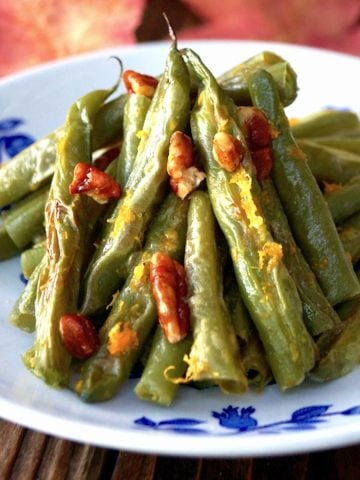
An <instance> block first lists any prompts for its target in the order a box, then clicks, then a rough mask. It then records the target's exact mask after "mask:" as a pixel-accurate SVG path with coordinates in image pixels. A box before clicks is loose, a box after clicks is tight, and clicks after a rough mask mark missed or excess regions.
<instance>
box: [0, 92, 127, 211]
mask: <svg viewBox="0 0 360 480" xmlns="http://www.w3.org/2000/svg"><path fill="white" fill-rule="evenodd" d="M126 99H127V95H121V96H120V97H118V98H116V99H114V100H112V101H111V102H108V103H107V104H104V105H103V106H102V108H101V109H100V111H99V113H98V115H97V117H96V119H95V121H94V131H93V138H92V143H93V146H92V148H93V150H94V151H95V150H98V149H100V148H103V147H105V146H108V145H111V144H112V143H115V142H118V141H119V139H120V138H121V134H122V118H123V112H124V103H125V101H126ZM63 136H64V127H63V126H62V127H59V128H57V129H56V130H54V131H53V132H51V133H50V134H49V135H47V136H46V137H44V138H42V139H40V140H38V141H37V142H35V143H33V144H32V145H30V146H29V147H28V148H26V149H25V150H23V151H21V152H20V153H19V154H18V155H17V156H16V157H14V158H13V159H12V160H11V161H9V162H7V163H5V164H4V165H3V166H2V168H1V169H0V208H1V207H3V206H5V205H7V204H9V203H12V202H14V201H16V200H19V199H20V198H22V197H23V196H25V195H27V194H28V193H31V192H33V191H35V190H37V189H38V188H40V187H41V186H42V185H44V184H45V183H48V182H49V181H50V179H51V177H52V175H53V173H54V163H55V159H56V152H57V144H58V142H59V141H60V140H61V139H62V138H63Z"/></svg>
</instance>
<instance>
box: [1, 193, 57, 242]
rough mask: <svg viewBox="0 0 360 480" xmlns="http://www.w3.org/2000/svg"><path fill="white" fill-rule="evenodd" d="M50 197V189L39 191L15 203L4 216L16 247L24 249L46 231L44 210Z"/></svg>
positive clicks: (5, 223)
mask: <svg viewBox="0 0 360 480" xmlns="http://www.w3.org/2000/svg"><path fill="white" fill-rule="evenodd" d="M48 195H49V187H48V186H44V187H42V188H41V189H39V190H38V191H36V192H34V193H32V194H30V195H28V196H26V197H24V198H22V199H21V200H19V201H18V202H16V203H14V204H13V205H12V207H11V208H10V210H8V211H7V212H5V213H4V214H3V221H4V226H5V228H6V230H7V232H8V234H9V236H10V238H11V239H12V241H13V242H14V243H15V245H16V246H17V247H18V248H19V249H22V248H24V247H26V246H27V245H29V243H30V242H31V241H32V240H33V239H34V238H35V237H36V236H38V235H39V234H40V233H41V232H43V231H44V210H45V204H46V200H47V198H48Z"/></svg>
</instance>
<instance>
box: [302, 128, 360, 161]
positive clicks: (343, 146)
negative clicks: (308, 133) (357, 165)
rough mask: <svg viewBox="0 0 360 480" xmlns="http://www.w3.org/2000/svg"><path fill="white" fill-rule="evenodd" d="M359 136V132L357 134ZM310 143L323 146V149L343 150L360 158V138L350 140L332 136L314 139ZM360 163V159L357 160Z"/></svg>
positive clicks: (349, 138) (350, 138)
mask: <svg viewBox="0 0 360 480" xmlns="http://www.w3.org/2000/svg"><path fill="white" fill-rule="evenodd" d="M359 134H360V132H359ZM311 141H312V142H314V143H316V144H317V145H324V146H325V147H331V148H336V149H337V150H344V151H345V152H349V153H354V154H356V155H359V156H360V138H356V137H354V138H352V137H346V136H341V134H340V135H338V136H335V135H334V136H332V137H314V138H312V139H311ZM359 162H360V159H359Z"/></svg>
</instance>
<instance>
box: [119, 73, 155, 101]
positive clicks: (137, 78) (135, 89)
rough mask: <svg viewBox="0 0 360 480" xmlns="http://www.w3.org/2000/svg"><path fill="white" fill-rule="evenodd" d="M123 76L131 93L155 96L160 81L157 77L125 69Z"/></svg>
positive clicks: (149, 96)
mask: <svg viewBox="0 0 360 480" xmlns="http://www.w3.org/2000/svg"><path fill="white" fill-rule="evenodd" d="M122 78H123V80H124V84H125V88H126V90H127V91H128V92H129V93H138V94H139V95H144V96H145V97H148V98H152V97H153V95H154V93H155V89H156V87H157V84H158V83H159V81H158V79H157V78H155V77H151V76H150V75H144V74H142V73H138V72H135V71H134V70H125V72H124V73H123V75H122Z"/></svg>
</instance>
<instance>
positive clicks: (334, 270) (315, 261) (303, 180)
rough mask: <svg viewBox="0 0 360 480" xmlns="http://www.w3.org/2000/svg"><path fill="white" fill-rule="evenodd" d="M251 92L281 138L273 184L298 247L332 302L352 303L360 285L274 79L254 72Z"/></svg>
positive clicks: (275, 149) (274, 147)
mask: <svg viewBox="0 0 360 480" xmlns="http://www.w3.org/2000/svg"><path fill="white" fill-rule="evenodd" d="M250 91H251V95H252V98H253V101H254V105H255V106H257V107H258V108H260V109H262V110H263V112H264V113H265V115H266V116H267V118H268V120H269V122H271V125H272V128H273V129H274V130H275V131H276V132H277V135H276V136H275V138H274V139H273V141H272V150H273V156H274V165H273V169H272V178H273V179H274V182H275V185H276V188H277V191H278V193H279V196H280V199H281V202H282V204H283V207H284V210H285V212H286V215H287V217H288V219H289V223H290V225H291V228H292V230H293V233H294V236H295V238H296V241H297V243H298V245H299V247H300V248H301V250H302V252H303V254H304V257H305V258H306V260H307V262H308V263H309V265H310V267H311V269H312V270H313V272H314V273H315V275H316V277H317V279H318V281H319V284H320V286H321V288H322V289H323V291H324V293H325V295H326V297H327V299H328V300H329V302H330V303H331V304H333V305H335V304H337V303H339V302H342V301H344V300H346V299H348V298H351V297H353V296H355V295H356V294H357V293H359V292H360V284H359V281H358V279H357V278H356V275H355V272H354V270H353V268H352V265H351V262H350V261H349V259H348V258H347V256H346V255H345V251H344V247H343V245H342V243H341V241H340V238H339V235H338V233H337V231H336V228H335V224H334V222H333V219H332V218H331V214H330V211H329V208H328V206H327V204H326V202H325V200H324V198H323V195H322V193H321V191H320V189H319V187H318V185H317V183H316V180H315V178H314V175H313V174H312V173H311V170H310V168H309V167H308V165H307V163H306V159H305V155H304V153H303V152H302V151H301V149H300V148H299V147H298V145H297V144H296V142H295V140H294V137H293V136H292V133H291V131H290V128H289V122H288V119H287V117H286V114H285V112H284V109H283V107H282V105H281V102H280V99H279V95H278V92H277V90H276V85H275V84H274V82H273V79H272V77H271V75H269V74H268V73H267V72H265V71H264V70H258V71H257V72H255V73H254V74H253V75H252V79H251V82H250Z"/></svg>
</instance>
